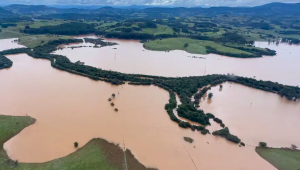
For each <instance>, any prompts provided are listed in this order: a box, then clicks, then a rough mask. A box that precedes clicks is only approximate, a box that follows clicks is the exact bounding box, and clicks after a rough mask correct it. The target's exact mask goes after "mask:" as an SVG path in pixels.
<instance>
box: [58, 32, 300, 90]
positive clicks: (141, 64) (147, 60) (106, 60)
mask: <svg viewBox="0 0 300 170" xmlns="http://www.w3.org/2000/svg"><path fill="white" fill-rule="evenodd" d="M90 37H91V38H93V37H94V36H90ZM94 38H95V37H94ZM107 41H112V42H117V43H118V44H119V45H117V46H113V47H104V48H76V49H73V50H72V49H70V48H66V49H63V50H59V51H57V52H56V53H57V54H61V55H65V56H67V57H68V58H69V59H70V60H71V61H73V62H76V61H78V60H81V61H83V62H85V64H86V65H91V66H95V67H98V68H102V69H104V70H113V71H119V72H123V73H135V74H147V75H158V76H168V77H177V76H178V77H182V76H199V75H206V74H227V73H233V74H236V75H239V76H246V77H254V76H255V77H256V78H257V79H262V80H271V81H275V82H280V83H283V84H288V85H299V86H300V79H299V78H296V77H295V76H291V75H294V74H295V73H300V67H299V66H298V64H299V63H300V57H299V49H300V47H299V46H296V45H287V44H280V45H279V46H276V45H275V44H270V45H269V44H268V43H267V42H257V43H256V44H255V45H256V46H258V47H263V48H270V49H274V50H276V51H277V55H276V56H273V57H269V56H267V57H263V58H255V59H239V58H232V57H226V56H220V55H215V54H209V55H195V54H189V53H187V52H185V51H179V50H175V51H170V52H162V51H149V50H146V49H144V48H143V45H142V43H139V42H138V41H132V40H118V39H108V40H107ZM78 45H91V46H93V45H92V44H78ZM113 48H117V49H113ZM188 56H198V57H204V58H206V59H199V58H190V57H188Z"/></svg>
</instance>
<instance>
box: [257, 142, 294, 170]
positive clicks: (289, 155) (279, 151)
mask: <svg viewBox="0 0 300 170" xmlns="http://www.w3.org/2000/svg"><path fill="white" fill-rule="evenodd" d="M255 151H256V152H257V153H258V154H259V155H260V156H261V157H262V158H264V159H265V160H266V161H268V162H270V163H271V164H272V165H274V166H275V167H276V168H277V169H279V170H299V169H300V151H295V150H289V149H283V148H262V147H257V148H256V149H255Z"/></svg>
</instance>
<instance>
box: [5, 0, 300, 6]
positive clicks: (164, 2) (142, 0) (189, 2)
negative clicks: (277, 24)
mask: <svg viewBox="0 0 300 170" xmlns="http://www.w3.org/2000/svg"><path fill="white" fill-rule="evenodd" d="M271 2H284V3H300V0H0V3H1V4H31V5H41V4H42V5H110V6H112V5H118V6H127V5H155V6H189V7H193V6H257V5H262V4H267V3H271Z"/></svg>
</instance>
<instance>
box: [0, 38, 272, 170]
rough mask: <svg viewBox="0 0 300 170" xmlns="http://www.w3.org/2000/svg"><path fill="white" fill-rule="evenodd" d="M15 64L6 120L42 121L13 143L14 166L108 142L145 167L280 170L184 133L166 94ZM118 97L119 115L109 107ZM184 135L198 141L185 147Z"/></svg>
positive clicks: (1, 102) (16, 60) (3, 99)
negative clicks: (94, 142)
mask: <svg viewBox="0 0 300 170" xmlns="http://www.w3.org/2000/svg"><path fill="white" fill-rule="evenodd" d="M0 42H1V41H0ZM8 58H9V59H11V60H12V61H13V66H12V68H10V69H6V70H1V71H0V78H1V81H0V87H1V88H0V94H1V95H0V108H1V110H0V114H5V115H29V116H31V117H33V118H35V119H37V122H36V123H35V124H34V125H32V126H30V127H28V128H26V129H24V130H23V131H22V132H21V133H20V134H18V135H17V136H15V137H14V138H12V139H11V140H9V141H8V142H6V143H5V145H4V148H5V150H6V151H7V152H8V155H9V156H10V158H12V159H14V160H19V161H20V162H44V161H49V160H52V159H56V158H59V157H63V156H66V155H68V154H69V153H72V152H74V151H75V149H74V147H73V143H74V142H75V141H77V142H78V143H79V146H80V147H81V146H83V145H84V144H86V143H87V142H88V141H89V140H91V139H92V138H96V137H100V138H104V139H106V140H108V141H111V142H114V143H116V144H120V145H121V146H122V143H123V141H125V144H126V147H127V148H129V149H130V150H131V151H132V152H133V154H134V155H135V156H136V157H137V159H138V160H140V162H141V163H142V164H144V165H146V166H151V167H157V168H158V169H161V170H164V169H165V170H168V169H172V170H182V169H187V170H194V169H199V170H205V169H211V170H218V169H223V168H226V169H232V170H239V169H245V170H253V169H264V170H273V169H275V168H274V167H273V166H272V165H270V164H269V163H268V162H266V161H265V160H263V159H262V158H260V157H259V156H258V155H257V154H256V153H255V151H254V147H251V146H247V147H242V148H240V147H238V146H237V145H235V144H232V143H230V142H228V141H226V140H224V139H223V138H219V137H214V136H212V135H206V136H204V135H201V134H200V133H199V132H192V131H191V130H186V129H181V128H179V127H178V125H177V124H175V123H174V122H172V121H171V120H170V118H169V116H168V114H167V113H166V111H165V110H164V105H165V104H166V103H167V102H168V99H169V94H168V92H167V91H165V90H163V89H160V88H158V87H155V86H131V85H122V86H113V85H111V84H108V83H105V82H101V81H93V80H90V79H88V78H85V77H81V76H77V75H73V74H70V73H67V72H63V71H59V70H56V69H54V68H52V67H51V66H50V62H49V61H47V60H43V59H33V58H31V57H29V56H27V55H26V54H19V55H10V56H8ZM185 59H188V58H185ZM224 90H225V89H224ZM112 93H115V94H116V97H115V98H114V99H113V102H114V103H115V107H116V108H118V109H119V112H115V111H114V109H113V108H114V107H112V106H110V103H109V102H108V98H109V97H110V96H111V94H112ZM215 97H216V99H217V98H218V97H217V95H216V96H215ZM220 118H222V117H221V116H220ZM224 121H225V119H224ZM225 122H227V121H225ZM228 123H229V121H228ZM230 127H231V126H230ZM184 136H187V137H191V138H193V139H194V142H193V143H192V144H189V143H186V142H184V141H183V137H184ZM193 162H194V163H195V164H193Z"/></svg>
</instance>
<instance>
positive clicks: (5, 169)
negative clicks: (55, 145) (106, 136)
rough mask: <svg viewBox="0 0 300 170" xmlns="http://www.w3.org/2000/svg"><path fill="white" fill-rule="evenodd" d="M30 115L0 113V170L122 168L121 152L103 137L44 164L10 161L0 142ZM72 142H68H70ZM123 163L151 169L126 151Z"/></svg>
mask: <svg viewBox="0 0 300 170" xmlns="http://www.w3.org/2000/svg"><path fill="white" fill-rule="evenodd" d="M34 122H35V120H34V119H32V118H30V117H28V116H27V117H16V116H3V115H0V146H1V148H0V170H124V169H125V163H124V152H123V150H122V149H121V148H119V147H117V146H116V145H114V144H112V143H109V142H107V141H105V140H103V139H93V140H91V141H90V142H88V143H87V144H86V145H85V146H83V147H82V148H80V149H78V150H77V151H76V152H74V153H71V154H70V155H68V156H66V157H63V158H59V159H55V160H53V161H49V162H46V163H16V162H15V161H14V160H10V159H9V158H8V156H7V154H6V151H5V150H4V149H3V144H4V143H5V142H6V141H7V140H9V139H10V138H11V137H13V136H14V135H16V134H17V133H19V132H20V131H21V130H22V129H24V128H25V127H27V126H29V125H31V124H33V123H34ZM71 145H72V144H71ZM125 154H126V160H127V165H128V167H130V169H131V170H154V169H152V168H146V167H145V166H144V165H142V164H140V163H139V162H138V161H137V160H136V159H135V158H134V156H133V155H132V154H131V152H130V151H128V150H126V152H125Z"/></svg>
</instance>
